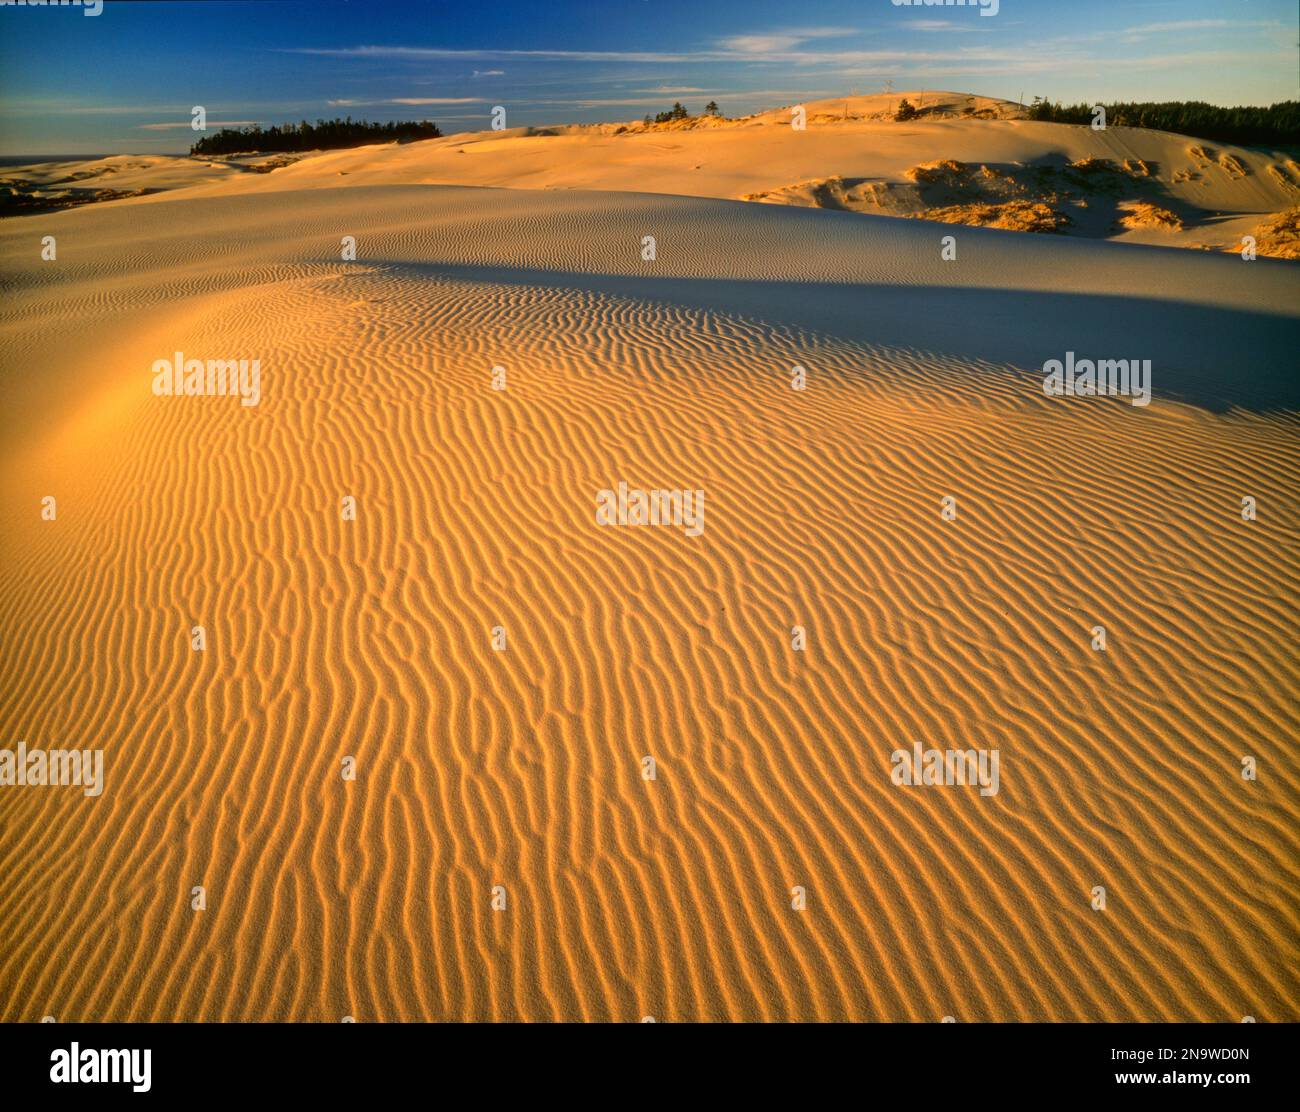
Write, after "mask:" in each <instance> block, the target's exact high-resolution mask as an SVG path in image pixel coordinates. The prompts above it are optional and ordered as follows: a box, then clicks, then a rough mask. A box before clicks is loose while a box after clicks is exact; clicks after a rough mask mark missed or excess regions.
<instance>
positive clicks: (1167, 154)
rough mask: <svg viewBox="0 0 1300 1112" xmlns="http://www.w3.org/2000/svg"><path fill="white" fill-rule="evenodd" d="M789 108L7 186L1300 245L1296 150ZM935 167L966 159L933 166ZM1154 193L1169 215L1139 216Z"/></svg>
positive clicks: (894, 99) (29, 175) (969, 111)
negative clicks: (768, 206)
mask: <svg viewBox="0 0 1300 1112" xmlns="http://www.w3.org/2000/svg"><path fill="white" fill-rule="evenodd" d="M904 97H906V98H909V99H910V101H911V102H912V103H914V104H920V105H921V107H922V111H923V113H924V114H923V115H922V117H921V118H919V119H916V120H911V121H908V122H906V123H899V122H896V121H895V120H894V119H893V118H892V115H891V113H892V110H893V109H894V108H896V107H897V105H898V102H899V100H900V99H902V98H904ZM792 107H793V106H790V107H785V108H778V109H772V110H770V111H767V112H762V113H759V114H757V115H755V116H751V117H746V118H744V119H740V120H715V119H709V118H699V117H697V118H693V119H690V120H686V121H676V122H673V123H666V124H661V125H653V126H651V127H649V128H647V127H645V126H644V125H643V124H641V123H637V122H633V123H628V124H598V125H589V126H578V125H569V126H556V127H549V128H510V129H507V130H505V131H501V132H495V131H485V132H471V133H462V134H457V135H452V136H448V137H445V138H442V139H434V140H428V141H424V142H418V143H409V144H401V145H380V146H370V147H362V148H356V149H352V150H341V151H330V152H326V153H317V154H314V155H311V156H308V157H305V158H296V159H295V160H294V161H293V162H292V163H291V164H288V165H283V166H276V163H277V162H279V161H282V160H281V159H275V158H271V157H269V156H261V157H258V158H248V159H235V160H232V161H230V162H223V161H219V160H212V159H201V160H197V161H195V160H188V159H154V160H152V164H150V165H144V164H143V163H144V161H145V160H140V159H135V160H122V159H110V160H101V161H98V162H94V163H89V164H72V165H64V166H46V167H42V168H39V172H37V171H34V170H33V169H31V168H21V169H19V170H14V171H11V172H10V173H9V174H8V175H0V188H3V187H4V185H5V183H6V182H7V181H8V182H11V183H12V182H14V181H18V182H21V183H26V185H25V186H24V188H25V189H27V190H30V189H31V188H33V187H39V188H38V190H37V192H38V193H39V195H40V196H49V197H53V198H54V199H55V200H56V201H57V200H58V199H59V198H60V197H62V196H64V194H66V193H67V192H68V190H69V187H68V186H67V185H66V184H65V185H57V184H55V185H52V184H50V183H51V182H55V183H57V182H60V181H63V180H64V179H66V178H67V177H69V176H78V175H94V177H93V179H90V180H93V181H95V182H101V181H103V182H107V181H108V178H106V177H105V176H104V175H105V174H106V173H107V174H110V175H111V180H112V183H113V184H114V185H115V186H116V188H118V189H131V190H144V191H146V192H154V193H159V192H163V193H167V192H170V191H172V190H175V189H182V190H183V191H184V193H185V195H186V196H191V197H199V196H222V195H230V194H239V195H244V194H247V193H249V192H262V191H266V192H278V191H282V190H301V189H319V188H327V187H332V188H347V187H353V186H358V185H478V186H493V187H497V188H511V189H519V188H522V189H587V190H620V191H632V192H649V193H664V194H673V195H679V196H692V197H711V198H720V199H726V200H742V199H743V200H751V201H765V202H769V203H779V204H790V205H800V206H804V207H814V208H832V209H844V210H848V211H858V212H865V213H869V214H873V215H874V214H879V215H888V216H910V217H927V216H928V217H929V218H931V219H937V220H943V221H948V222H956V223H966V224H975V225H980V224H983V225H992V226H996V227H1004V228H1014V229H1020V230H1028V231H1050V232H1056V233H1059V234H1064V235H1070V236H1082V237H1086V238H1092V239H1113V240H1119V241H1124V242H1133V243H1147V244H1153V245H1160V246H1169V247H1195V248H1207V249H1214V250H1231V251H1239V250H1240V249H1241V238H1242V236H1244V235H1251V234H1254V235H1256V237H1257V238H1258V239H1260V240H1261V241H1263V247H1264V248H1265V249H1266V250H1268V251H1274V250H1276V251H1277V253H1279V254H1282V255H1288V256H1291V255H1293V254H1294V244H1289V245H1287V244H1282V243H1280V242H1278V241H1277V240H1276V237H1270V236H1268V235H1267V233H1266V231H1261V230H1260V229H1261V225H1263V224H1264V223H1265V222H1267V221H1269V220H1271V219H1273V218H1275V217H1276V216H1277V215H1278V214H1280V213H1284V212H1288V211H1289V210H1292V209H1295V208H1296V206H1297V205H1300V165H1297V164H1296V162H1295V160H1294V157H1293V156H1292V155H1288V154H1287V153H1285V152H1266V151H1255V150H1244V149H1242V148H1238V147H1233V146H1230V145H1226V144H1220V143H1208V142H1202V141H1200V140H1197V139H1192V138H1188V137H1187V136H1182V135H1174V134H1171V133H1169V132H1161V131H1152V130H1147V129H1142V128H1125V127H1113V128H1110V129H1109V130H1106V131H1094V130H1092V128H1090V127H1084V126H1067V125H1060V124H1050V123H1037V122H1032V121H1028V120H1025V119H1023V118H1021V117H1022V116H1023V110H1022V109H1020V108H1019V107H1018V106H1017V105H1015V104H1012V103H1010V102H1007V101H997V100H992V99H990V98H985V97H967V96H965V95H963V94H959V93H942V92H940V93H936V92H903V93H897V94H891V95H890V96H882V95H873V96H861V97H845V98H838V99H833V100H823V101H810V102H808V103H806V104H804V105H802V106H800V107H802V108H803V109H804V112H805V117H806V122H807V126H806V128H805V129H803V130H796V129H795V128H793V127H792V126H791V120H792ZM124 162H125V163H126V164H125V165H124V164H123V163H124ZM137 164H140V165H137ZM268 166H272V167H275V168H273V169H270V170H269V171H268V170H267V167H268ZM937 166H945V167H952V168H953V169H952V170H951V171H949V172H946V173H944V174H942V175H939V176H936V175H935V174H934V168H935V167H937ZM250 171H254V172H250ZM256 171H262V172H256ZM1142 206H1148V207H1151V208H1155V209H1158V210H1159V211H1161V212H1164V213H1168V214H1169V217H1171V219H1168V218H1162V219H1159V220H1146V219H1133V212H1134V210H1135V209H1136V210H1138V211H1143V209H1142ZM991 208H992V209H994V210H996V211H990V209H991ZM1049 214H1050V215H1049Z"/></svg>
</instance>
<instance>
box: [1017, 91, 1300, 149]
mask: <svg viewBox="0 0 1300 1112" xmlns="http://www.w3.org/2000/svg"><path fill="white" fill-rule="evenodd" d="M1103 107H1104V108H1105V109H1106V126H1107V127H1146V128H1153V129H1155V130H1157V131H1173V132H1177V133H1178V134H1179V135H1188V136H1191V137H1193V138H1196V139H1216V140H1218V141H1219V142H1221V143H1236V144H1238V145H1251V144H1268V143H1273V144H1278V145H1282V146H1297V145H1300V101H1297V100H1286V101H1281V102H1280V103H1278V104H1270V105H1268V106H1267V107H1241V108H1220V107H1219V106H1218V105H1215V104H1206V103H1205V102H1204V101H1200V100H1174V101H1162V102H1160V103H1153V102H1149V101H1136V102H1134V101H1124V102H1121V103H1119V104H1106V105H1103ZM1093 114H1094V112H1093V105H1091V104H1054V103H1053V102H1052V101H1050V100H1044V99H1043V98H1042V97H1034V103H1033V104H1031V105H1030V106H1029V109H1028V110H1027V115H1028V118H1029V119H1031V120H1044V121H1046V122H1048V123H1056V124H1090V123H1092V119H1093Z"/></svg>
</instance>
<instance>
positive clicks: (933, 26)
mask: <svg viewBox="0 0 1300 1112" xmlns="http://www.w3.org/2000/svg"><path fill="white" fill-rule="evenodd" d="M903 26H904V27H906V28H907V29H908V30H909V31H951V32H953V33H954V34H965V33H967V32H970V31H976V30H978V29H979V25H978V24H968V23H954V22H953V21H952V20H951V19H907V20H904V21H903Z"/></svg>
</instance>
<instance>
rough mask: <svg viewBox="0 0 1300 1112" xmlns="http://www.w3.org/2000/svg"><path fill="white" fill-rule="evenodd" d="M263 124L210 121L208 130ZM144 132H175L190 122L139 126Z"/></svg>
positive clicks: (244, 121) (256, 121) (255, 122)
mask: <svg viewBox="0 0 1300 1112" xmlns="http://www.w3.org/2000/svg"><path fill="white" fill-rule="evenodd" d="M257 123H261V121H260V120H209V121H208V128H209V129H211V128H214V127H252V126H253V125H254V124H257ZM137 126H138V127H139V128H140V129H141V130H142V131H173V130H175V129H177V128H182V127H184V128H188V127H189V126H190V121H189V120H181V121H179V122H173V123H166V124H139V125H137Z"/></svg>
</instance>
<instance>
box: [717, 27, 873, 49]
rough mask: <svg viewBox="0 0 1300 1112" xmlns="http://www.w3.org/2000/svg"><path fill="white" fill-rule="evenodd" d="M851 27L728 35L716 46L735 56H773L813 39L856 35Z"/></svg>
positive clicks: (855, 31) (800, 28)
mask: <svg viewBox="0 0 1300 1112" xmlns="http://www.w3.org/2000/svg"><path fill="white" fill-rule="evenodd" d="M856 34H857V30H856V29H855V28H853V27H798V28H791V29H790V30H786V31H766V32H762V31H760V32H757V33H755V34H748V35H728V36H727V37H726V38H724V39H720V40H719V43H718V45H719V46H720V47H721V48H722V49H723V50H727V51H730V52H732V53H735V54H740V55H747V54H773V53H781V52H783V51H789V50H793V49H794V48H795V47H796V46H802V45H803V44H804V43H806V42H810V41H812V40H813V39H835V38H844V37H845V36H846V35H856Z"/></svg>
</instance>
